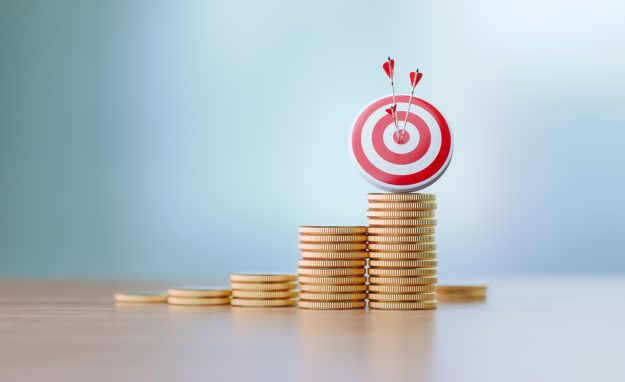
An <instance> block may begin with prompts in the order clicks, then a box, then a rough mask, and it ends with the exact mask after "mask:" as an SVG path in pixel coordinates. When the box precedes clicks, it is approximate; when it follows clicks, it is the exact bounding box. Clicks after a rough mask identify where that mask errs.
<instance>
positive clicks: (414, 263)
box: [369, 260, 436, 268]
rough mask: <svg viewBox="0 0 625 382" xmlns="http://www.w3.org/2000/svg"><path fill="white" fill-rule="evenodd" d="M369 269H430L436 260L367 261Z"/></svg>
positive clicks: (434, 265)
mask: <svg viewBox="0 0 625 382" xmlns="http://www.w3.org/2000/svg"><path fill="white" fill-rule="evenodd" d="M369 266H370V267H379V268H432V267H436V260H369Z"/></svg>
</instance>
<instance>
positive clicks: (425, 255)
mask: <svg viewBox="0 0 625 382" xmlns="http://www.w3.org/2000/svg"><path fill="white" fill-rule="evenodd" d="M369 257H370V258H372V259H380V260H421V259H435V258H436V251H418V252H377V251H376V252H369Z"/></svg>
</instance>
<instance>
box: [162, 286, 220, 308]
mask: <svg viewBox="0 0 625 382" xmlns="http://www.w3.org/2000/svg"><path fill="white" fill-rule="evenodd" d="M167 303H168V304H170V305H192V306H210V305H229V304H230V289H227V288H212V287H177V288H170V289H169V290H168V291H167Z"/></svg>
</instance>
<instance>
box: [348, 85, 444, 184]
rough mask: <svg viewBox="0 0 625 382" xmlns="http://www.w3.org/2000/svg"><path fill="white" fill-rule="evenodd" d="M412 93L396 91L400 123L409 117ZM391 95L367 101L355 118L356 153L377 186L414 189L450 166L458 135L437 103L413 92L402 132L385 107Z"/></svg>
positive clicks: (367, 176) (360, 165) (352, 143)
mask: <svg viewBox="0 0 625 382" xmlns="http://www.w3.org/2000/svg"><path fill="white" fill-rule="evenodd" d="M409 100H410V96H408V95H397V96H396V99H395V102H396V104H397V105H398V106H397V112H396V113H397V120H398V121H400V129H401V127H403V125H404V124H403V121H404V120H405V119H406V111H405V110H407V109H408V102H409ZM392 105H393V97H392V96H387V97H383V98H380V99H378V100H376V101H373V102H372V103H371V104H369V105H368V106H366V107H365V108H364V109H363V110H362V111H361V112H360V114H358V116H357V117H356V119H355V120H354V125H353V126H352V131H351V135H350V141H349V146H350V151H351V153H352V158H353V159H354V161H355V163H356V165H357V166H358V168H359V169H360V171H361V173H362V174H363V176H364V177H365V179H367V180H368V181H369V182H370V183H372V184H373V185H374V186H376V187H378V188H381V189H382V190H385V191H391V192H412V191H417V190H421V189H423V188H425V187H427V186H429V185H431V184H432V183H434V182H435V181H436V180H437V179H438V178H440V176H441V175H443V173H444V172H445V170H446V169H447V166H449V162H450V161H451V156H452V151H453V136H452V132H451V129H450V128H449V126H448V125H447V122H446V121H445V118H443V116H442V114H441V113H440V112H439V111H438V110H436V108H435V107H434V106H432V105H430V104H429V103H427V102H425V101H424V100H422V99H419V98H416V97H413V98H412V106H411V108H410V112H409V114H408V119H407V122H406V127H405V131H404V132H403V133H401V134H398V132H397V128H396V126H395V123H394V122H393V117H392V115H391V114H389V113H388V112H387V111H386V109H387V108H389V107H391V106H392Z"/></svg>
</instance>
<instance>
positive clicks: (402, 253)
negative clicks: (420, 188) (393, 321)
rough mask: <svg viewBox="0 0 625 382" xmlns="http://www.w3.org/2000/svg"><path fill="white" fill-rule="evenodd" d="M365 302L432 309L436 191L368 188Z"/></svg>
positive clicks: (375, 305)
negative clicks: (383, 191) (376, 190)
mask: <svg viewBox="0 0 625 382" xmlns="http://www.w3.org/2000/svg"><path fill="white" fill-rule="evenodd" d="M368 199H369V210H368V211H367V217H368V218H369V229H368V235H369V236H368V238H367V240H368V243H369V244H368V249H369V258H370V259H369V287H368V290H369V295H368V298H369V307H370V308H372V309H389V310H400V309H402V310H403V309H410V310H412V309H435V308H436V305H437V302H436V281H437V277H436V244H435V238H434V233H435V226H436V219H435V209H436V196H435V195H433V194H419V193H397V194H394V193H389V194H369V198H368Z"/></svg>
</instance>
